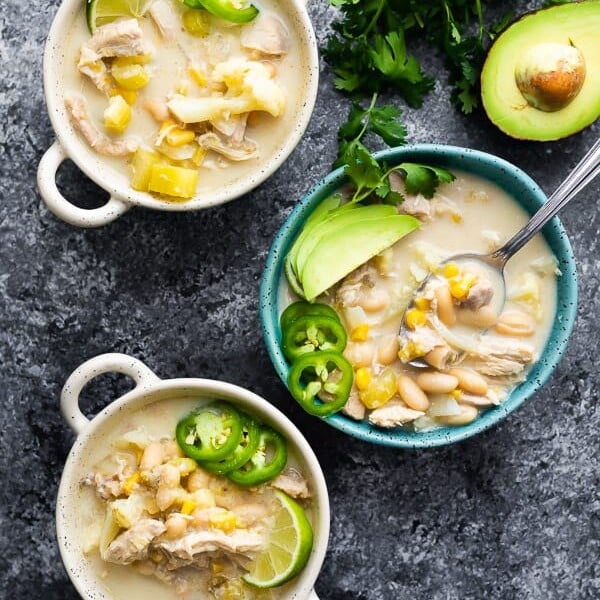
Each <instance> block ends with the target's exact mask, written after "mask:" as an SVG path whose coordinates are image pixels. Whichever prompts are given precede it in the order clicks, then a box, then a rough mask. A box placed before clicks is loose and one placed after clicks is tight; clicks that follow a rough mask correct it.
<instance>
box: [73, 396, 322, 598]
mask: <svg viewBox="0 0 600 600" xmlns="http://www.w3.org/2000/svg"><path fill="white" fill-rule="evenodd" d="M202 403H203V402H202V400H198V399H195V398H175V399H173V398H169V399H163V400H160V401H157V402H155V403H153V404H150V405H148V406H145V407H144V408H143V409H142V410H138V411H129V412H125V411H124V412H123V414H122V415H120V416H121V419H120V421H119V423H118V426H117V427H113V428H111V429H110V430H109V431H108V430H107V428H106V427H105V428H104V430H103V429H102V428H100V429H99V430H98V436H97V437H96V438H95V443H93V444H90V445H89V447H90V448H91V451H90V452H89V453H88V454H87V455H86V456H85V461H84V463H83V464H82V465H81V468H80V469H79V471H80V473H81V475H80V477H81V481H82V485H81V486H80V488H79V498H78V500H77V503H76V504H77V506H78V514H77V516H76V522H75V529H76V531H77V532H78V535H79V539H78V540H77V543H78V545H79V546H80V547H81V549H82V552H83V554H84V556H85V558H86V561H87V562H88V563H89V565H90V567H91V568H92V569H93V571H94V572H95V573H96V574H97V577H98V580H99V581H100V582H101V584H102V586H103V588H104V590H105V593H106V598H110V599H111V600H147V598H156V599H160V600H182V599H183V600H208V599H214V598H215V596H214V595H213V594H212V593H209V592H208V591H207V585H208V581H209V579H210V573H209V572H208V569H206V570H201V569H184V571H185V575H184V577H185V578H186V579H187V580H188V581H189V582H191V585H190V589H189V590H188V591H185V592H183V593H182V592H179V593H178V592H177V591H176V590H175V589H174V587H173V585H170V584H167V583H163V582H162V581H160V580H158V579H157V578H156V577H155V576H153V575H146V574H142V573H140V572H138V571H137V570H136V567H135V566H132V565H119V564H113V563H110V562H106V561H104V560H102V558H101V557H100V554H99V550H98V546H97V542H98V533H99V528H100V527H101V525H102V523H103V521H104V518H105V511H106V503H105V502H104V501H102V500H101V499H100V498H99V497H98V496H97V494H96V491H95V490H94V489H92V487H90V486H89V485H83V480H84V479H85V478H86V477H87V476H88V475H89V474H90V473H94V472H97V470H98V469H101V465H102V464H103V463H105V461H106V460H107V458H108V457H110V456H111V455H114V454H115V452H119V451H121V452H122V451H123V436H124V435H125V434H127V433H130V432H132V431H135V430H139V429H140V428H142V429H143V431H144V432H145V433H146V434H147V435H148V437H149V438H151V439H153V440H159V439H161V438H163V439H164V438H174V432H175V426H176V424H177V422H178V421H179V420H180V419H181V418H182V417H184V416H185V415H187V414H188V413H190V412H191V411H192V410H194V409H196V408H198V406H199V405H201V404H202ZM111 422H112V423H114V419H113V420H112V421H111ZM289 468H293V469H296V470H297V471H298V472H300V473H302V474H303V475H306V474H307V472H308V471H307V467H306V465H305V464H304V463H303V461H302V460H301V459H300V458H299V457H298V455H297V453H296V451H295V449H294V448H293V447H292V446H291V444H290V443H288V460H287V464H286V469H289ZM210 477H213V478H215V480H216V483H217V487H218V486H219V485H220V483H219V482H221V481H222V482H223V485H226V486H228V488H229V490H232V491H230V492H225V493H229V494H235V493H237V492H236V490H239V492H240V493H241V494H246V493H247V492H246V490H245V489H244V488H238V487H237V486H235V485H234V484H233V483H232V482H229V481H228V480H227V479H225V477H219V476H216V475H214V476H213V475H211V476H210ZM308 486H309V491H310V490H311V483H310V481H308ZM252 489H253V490H255V491H253V492H252V493H253V495H254V496H256V499H255V500H254V501H255V502H257V503H260V502H261V501H262V502H263V503H265V505H267V504H268V502H269V500H270V499H272V495H273V488H272V487H271V486H270V485H269V484H263V485H261V486H258V487H257V488H252ZM254 496H253V497H254ZM298 501H299V502H301V503H302V504H303V508H304V509H305V512H306V514H307V516H308V518H309V520H310V521H311V522H312V523H314V522H315V506H314V505H313V503H312V501H311V500H298ZM243 572H244V571H242V574H243ZM293 586H294V580H292V581H291V582H290V583H288V584H285V585H283V586H281V587H278V588H275V589H273V590H265V591H262V590H257V589H255V588H252V587H251V586H245V588H244V589H245V591H246V595H245V596H242V598H246V599H247V600H251V599H255V600H275V599H285V598H289V597H291V595H292V594H291V593H290V590H291V589H292V588H293ZM103 597H104V596H103ZM217 597H218V596H217Z"/></svg>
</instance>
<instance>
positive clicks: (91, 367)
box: [60, 353, 160, 435]
mask: <svg viewBox="0 0 600 600" xmlns="http://www.w3.org/2000/svg"><path fill="white" fill-rule="evenodd" d="M112 372H116V373H122V374H123V375H128V376H129V377H131V379H133V380H134V381H135V384H136V385H135V387H138V386H142V387H146V386H150V385H152V384H153V383H156V382H157V381H160V379H159V378H158V377H157V376H156V375H155V374H154V373H153V372H152V371H151V370H150V369H149V368H148V367H147V366H146V365H145V364H144V363H143V362H140V361H139V360H138V359H137V358H133V357H131V356H127V354H117V353H110V354H101V355H100V356H96V357H95V358H91V359H90V360H88V361H87V362H84V363H83V364H82V365H81V366H80V367H79V368H78V369H76V370H75V371H73V373H71V375H70V376H69V378H68V379H67V381H66V383H65V385H64V387H63V389H62V392H61V394H60V410H61V412H62V414H63V417H64V418H65V420H66V421H67V423H68V424H69V426H70V427H71V428H72V429H73V430H74V431H75V433H77V434H78V435H79V434H80V433H81V432H82V431H83V430H84V429H85V428H86V426H87V425H88V423H89V422H90V420H89V419H88V418H87V417H86V416H85V415H84V414H83V413H82V412H81V410H80V409H79V394H80V393H81V390H82V389H83V388H84V387H85V386H86V385H87V384H88V383H89V382H90V381H91V380H92V379H94V377H97V376H98V375H102V374H103V373H112Z"/></svg>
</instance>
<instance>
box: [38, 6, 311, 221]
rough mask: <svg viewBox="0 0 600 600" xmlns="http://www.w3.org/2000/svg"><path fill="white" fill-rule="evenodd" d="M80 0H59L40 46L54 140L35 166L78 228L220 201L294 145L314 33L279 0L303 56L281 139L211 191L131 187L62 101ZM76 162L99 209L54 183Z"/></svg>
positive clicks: (306, 113)
mask: <svg viewBox="0 0 600 600" xmlns="http://www.w3.org/2000/svg"><path fill="white" fill-rule="evenodd" d="M81 4H82V0H64V2H63V3H62V4H61V6H60V7H59V9H58V12H57V14H56V16H55V18H54V21H53V23H52V26H51V28H50V33H49V35H48V39H47V42H46V47H45V50H44V92H45V97H46V104H47V107H48V114H49V116H50V121H51V123H52V127H53V128H54V132H55V133H56V137H57V140H56V141H55V142H54V144H53V145H52V146H50V148H49V149H48V150H47V151H46V153H45V154H44V156H43V157H42V159H41V161H40V164H39V166H38V177H37V179H38V188H39V191H40V194H41V196H42V198H43V200H44V201H45V203H46V205H47V206H48V208H49V209H50V210H51V211H52V212H53V213H54V214H55V215H57V216H58V217H60V218H61V219H63V220H65V221H67V222H68V223H71V224H72V225H76V226H78V227H98V226H100V225H105V224H107V223H110V222H111V221H114V220H115V219H117V218H118V217H119V216H120V215H122V214H123V213H124V212H126V211H127V210H129V209H130V208H131V207H132V206H134V205H139V206H144V207H147V208H153V209H157V210H166V211H189V210H199V209H203V208H208V207H210V206H215V205H218V204H223V203H225V202H228V201H230V200H233V199H235V198H238V197H239V196H242V195H243V194H246V193H247V192H249V191H250V190H252V189H254V188H255V187H256V186H257V185H259V184H260V183H262V182H263V181H264V180H265V179H267V178H268V177H269V176H270V175H272V174H273V173H274V172H275V171H276V170H277V169H278V168H279V167H280V166H281V164H282V163H283V162H284V160H285V159H286V158H287V157H288V156H289V154H290V153H291V152H292V150H294V148H295V147H296V145H297V144H298V142H299V141H300V138H301V137H302V134H303V133H304V131H305V129H306V127H307V125H308V122H309V120H310V117H311V114H312V110H313V107H314V104H315V100H316V96H317V87H318V79H319V57H318V51H317V42H316V39H315V33H314V30H313V28H312V24H311V21H310V18H309V16H308V12H307V8H306V4H305V1H304V0H282V2H281V3H280V4H281V10H282V12H284V13H285V14H286V17H287V18H288V19H289V21H290V22H291V23H293V25H294V26H293V30H294V32H296V33H297V35H298V43H299V47H300V55H301V58H302V59H303V61H302V62H303V64H302V71H301V73H300V77H301V79H302V81H301V82H300V83H301V85H302V90H301V92H300V94H299V101H298V103H297V106H296V107H294V110H295V119H294V120H292V121H291V122H292V127H291V129H290V131H289V132H288V133H287V135H285V136H282V139H283V140H284V141H283V142H282V144H281V145H280V146H279V147H278V148H276V150H275V151H274V152H273V153H272V154H265V155H264V156H262V157H261V159H260V164H259V165H258V166H257V169H256V171H255V172H253V173H252V175H250V176H247V177H242V178H239V179H237V180H235V181H233V182H232V183H230V184H228V185H224V186H223V187H220V188H218V189H215V190H214V191H211V192H202V193H197V194H196V195H195V196H194V197H193V198H191V199H190V200H188V201H185V202H167V201H164V200H161V199H160V198H157V197H155V196H153V195H151V194H149V193H147V192H139V191H136V190H134V189H132V188H131V186H130V185H129V181H128V180H127V178H126V177H124V176H123V174H122V173H120V172H119V171H117V170H116V169H114V168H113V167H111V166H110V164H109V163H108V162H107V161H106V159H105V157H103V156H101V155H99V154H98V153H96V152H94V150H93V149H91V148H90V147H89V146H88V145H87V143H86V142H85V141H84V140H83V139H82V137H81V136H80V135H79V134H78V132H77V131H76V130H75V129H74V128H73V126H72V125H71V121H70V118H69V114H68V112H67V110H66V109H65V106H64V86H63V83H62V76H61V71H62V68H63V63H64V61H65V54H66V52H65V48H66V45H67V41H68V37H69V36H68V33H69V31H70V29H71V26H72V24H73V21H74V19H75V18H78V17H79V16H80V11H81ZM66 159H71V160H73V161H74V162H75V163H76V164H77V166H78V167H79V168H80V169H81V170H82V171H83V172H84V173H85V174H86V175H87V176H88V177H89V178H90V179H92V180H93V181H95V182H96V183H97V184H98V185H99V186H100V187H101V188H103V189H104V190H106V191H107V192H108V193H109V194H110V198H109V200H108V202H107V203H106V204H105V205H104V206H101V207H100V208H96V209H91V210H86V209H82V208H79V207H77V206H75V205H74V204H72V203H71V202H69V201H68V200H67V199H66V198H65V197H64V196H63V195H62V194H61V193H60V191H59V190H58V188H57V186H56V171H57V169H58V167H59V166H60V164H61V163H62V162H63V161H64V160H66Z"/></svg>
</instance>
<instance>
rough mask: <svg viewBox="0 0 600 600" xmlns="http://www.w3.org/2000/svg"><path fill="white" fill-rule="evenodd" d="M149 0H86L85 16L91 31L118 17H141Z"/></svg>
mask: <svg viewBox="0 0 600 600" xmlns="http://www.w3.org/2000/svg"><path fill="white" fill-rule="evenodd" d="M150 1H151V0H87V5H86V7H85V17H86V20H87V24H88V29H89V30H90V32H91V33H94V31H96V28H97V27H100V26H101V25H106V23H110V22H111V21H114V20H115V19H118V18H119V17H141V16H143V15H144V13H145V12H146V9H147V7H148V4H149V3H150Z"/></svg>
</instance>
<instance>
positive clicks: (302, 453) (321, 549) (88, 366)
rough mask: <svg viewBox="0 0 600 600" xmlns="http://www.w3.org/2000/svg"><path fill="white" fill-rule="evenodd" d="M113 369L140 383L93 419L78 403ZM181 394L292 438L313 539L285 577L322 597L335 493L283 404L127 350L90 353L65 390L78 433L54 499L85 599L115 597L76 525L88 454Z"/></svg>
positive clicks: (295, 593)
mask: <svg viewBox="0 0 600 600" xmlns="http://www.w3.org/2000/svg"><path fill="white" fill-rule="evenodd" d="M112 372H116V373H122V374H124V375H127V376H129V377H131V378H132V379H133V381H134V382H135V387H134V388H133V389H132V390H131V391H130V392H128V393H126V394H125V395H124V396H121V397H120V398H117V399H116V400H114V401H113V402H111V403H110V404H109V405H108V406H107V407H106V408H104V410H102V411H101V412H100V413H98V414H97V415H96V416H95V417H94V418H93V419H92V420H89V419H88V418H87V417H86V416H85V415H84V414H83V413H82V412H81V409H80V407H79V395H80V393H81V390H82V389H83V388H84V387H85V386H86V385H87V384H88V383H89V382H90V381H91V380H92V379H93V378H94V377H97V376H98V375H101V374H103V373H112ZM175 398H177V399H182V398H194V399H198V400H199V401H202V400H203V399H207V400H208V399H211V400H212V399H220V400H225V401H227V402H230V403H231V404H233V405H234V406H237V407H241V408H242V409H243V410H245V411H247V412H249V413H250V414H252V415H255V416H256V417H258V418H259V419H260V420H261V421H263V422H265V423H267V424H269V425H271V426H273V427H275V428H276V429H277V430H278V431H279V432H281V434H282V435H283V436H284V437H285V438H286V439H287V441H288V445H289V446H290V449H291V451H292V452H293V453H294V454H295V455H296V457H297V458H298V460H299V461H300V466H301V468H302V470H303V472H304V474H305V475H306V477H307V479H308V482H309V487H310V489H311V491H312V494H313V497H312V514H313V519H312V520H313V530H314V544H313V550H312V553H311V556H310V558H309V560H308V563H307V565H306V567H305V568H304V570H303V571H302V572H301V573H300V575H299V576H298V577H297V578H296V579H294V580H292V582H291V583H289V584H287V586H286V600H318V597H317V595H316V593H315V591H314V584H315V581H316V579H317V576H318V575H319V571H320V569H321V565H322V563H323V560H324V558H325V552H326V550H327V544H328V540H329V497H328V493H327V487H326V484H325V478H324V476H323V472H322V470H321V467H320V465H319V462H318V461H317V458H316V456H315V454H314V452H313V451H312V449H311V447H310V446H309V444H308V442H307V441H306V439H305V438H304V436H303V435H302V434H301V433H300V431H299V430H298V429H297V428H296V426H295V425H294V424H293V423H292V422H291V421H290V420H289V419H288V418H287V417H286V416H285V415H284V414H283V413H282V412H280V411H279V410H278V409H277V408H275V407H274V406H273V405H271V404H269V402H267V401H266V400H265V399H263V398H261V397H260V396H257V395H256V394H253V393H252V392H250V391H248V390H246V389H244V388H241V387H238V386H236V385H232V384H230V383H224V382H222V381H215V380H211V379H191V378H190V379H166V380H163V379H159V378H158V377H157V376H156V375H155V374H154V373H153V372H152V371H151V370H150V369H149V368H148V367H147V366H146V365H144V364H143V363H142V362H140V361H139V360H137V359H135V358H132V357H130V356H127V355H125V354H102V355H100V356H97V357H95V358H92V359H91V360H88V361H87V362H85V363H84V364H82V365H81V366H80V367H79V368H78V369H77V370H76V371H74V372H73V373H72V374H71V376H70V377H69V378H68V380H67V382H66V383H65V385H64V388H63V390H62V394H61V411H62V413H63V416H64V418H65V419H66V421H67V423H68V424H69V426H70V427H71V428H72V429H73V430H74V431H75V433H76V434H77V439H76V440H75V443H74V444H73V447H72V449H71V451H70V453H69V456H68V458H67V462H66V464H65V467H64V470H63V474H62V478H61V481H60V486H59V490H58V497H57V504H56V531H57V540H58V545H59V549H60V553H61V557H62V560H63V563H64V565H65V568H66V570H67V573H68V575H69V577H70V578H71V581H72V582H73V584H74V586H75V587H76V589H77V591H78V592H79V594H80V595H81V597H82V598H85V599H86V600H92V599H94V600H96V599H99V598H103V599H106V600H110V599H111V598H112V596H111V594H110V592H109V591H107V589H106V587H105V586H104V585H103V583H102V581H101V578H100V577H99V574H98V572H97V571H95V570H94V569H93V568H92V565H91V563H90V561H89V559H88V558H86V556H85V555H84V552H83V549H82V545H81V536H80V532H79V531H78V526H77V515H78V509H79V507H78V498H79V490H80V487H81V481H82V479H83V478H85V476H86V475H87V470H86V463H88V462H89V455H90V453H91V452H92V450H93V448H94V447H95V446H96V445H97V444H99V443H101V440H102V439H103V438H104V436H106V435H108V433H109V432H110V431H111V429H113V428H114V427H116V426H117V424H118V423H120V422H122V421H123V419H126V418H127V417H128V415H129V414H132V413H134V412H138V411H140V410H143V409H144V408H146V407H149V406H150V405H151V404H153V403H156V402H161V403H164V402H168V401H169V399H175ZM288 586H290V587H288ZM288 590H289V591H288ZM157 600H159V599H158V598H157Z"/></svg>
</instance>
